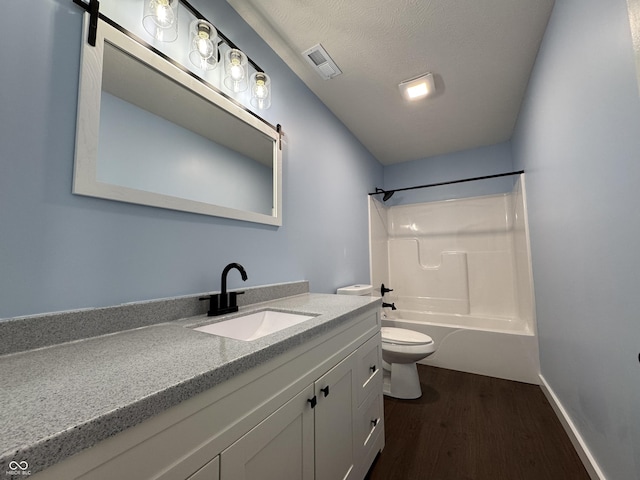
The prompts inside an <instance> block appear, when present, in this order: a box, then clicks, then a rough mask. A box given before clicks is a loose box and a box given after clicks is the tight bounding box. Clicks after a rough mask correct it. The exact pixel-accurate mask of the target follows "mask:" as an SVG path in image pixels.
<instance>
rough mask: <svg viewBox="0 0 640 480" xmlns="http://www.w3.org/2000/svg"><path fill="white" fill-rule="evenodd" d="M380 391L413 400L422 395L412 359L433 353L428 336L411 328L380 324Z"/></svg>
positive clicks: (433, 349)
mask: <svg viewBox="0 0 640 480" xmlns="http://www.w3.org/2000/svg"><path fill="white" fill-rule="evenodd" d="M380 331H381V333H382V360H383V362H384V363H383V366H384V370H385V371H384V387H383V388H384V394H385V395H388V396H390V397H395V398H404V399H413V398H420V397H421V396H422V389H421V388H420V379H419V378H418V369H417V367H416V362H418V361H419V360H422V359H423V358H426V357H428V356H429V355H431V354H432V353H433V352H435V344H434V343H433V340H432V339H431V337H430V336H428V335H425V334H423V333H420V332H415V331H413V330H407V329H404V328H395V327H382V328H381V329H380Z"/></svg>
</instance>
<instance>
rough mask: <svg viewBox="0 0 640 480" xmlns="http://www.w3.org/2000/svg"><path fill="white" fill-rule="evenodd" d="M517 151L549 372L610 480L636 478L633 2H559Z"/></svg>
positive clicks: (638, 322) (637, 152)
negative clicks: (524, 185) (629, 4)
mask: <svg viewBox="0 0 640 480" xmlns="http://www.w3.org/2000/svg"><path fill="white" fill-rule="evenodd" d="M512 145H513V152H514V162H515V164H516V167H517V168H524V169H525V170H526V171H527V174H526V181H527V193H528V206H529V224H530V230H531V249H532V257H533V273H534V280H535V290H536V308H537V319H538V331H539V336H540V359H541V370H542V375H543V377H544V378H545V380H546V381H547V383H548V384H549V385H550V387H551V388H552V390H553V391H554V392H555V393H556V395H557V396H558V398H559V400H560V402H561V403H562V405H563V406H564V408H565V409H566V411H567V413H568V415H569V416H570V418H571V420H572V421H573V422H574V424H575V425H576V427H577V429H578V431H579V432H580V435H581V436H582V437H583V439H584V441H585V443H586V445H587V447H588V448H589V450H590V451H591V453H592V454H593V455H594V457H595V460H596V461H597V463H598V464H599V465H600V468H601V469H602V471H603V472H604V474H605V476H606V478H607V479H608V480H628V479H632V478H640V364H639V363H638V352H639V351H640V314H639V312H640V295H639V294H638V286H639V285H640V254H639V253H638V245H639V244H640V214H639V213H638V207H639V206H640V188H638V187H639V184H638V182H639V180H640V161H639V160H638V159H639V158H640V100H639V94H638V85H637V80H636V70H635V65H634V56H633V49H632V41H631V34H630V28H629V18H628V13H627V3H626V2H625V0H606V1H603V0H556V3H555V7H554V11H553V14H552V17H551V20H550V23H549V25H548V28H547V32H546V35H545V38H544V41H543V43H542V46H541V50H540V52H539V55H538V59H537V63H536V66H535V69H534V72H533V76H532V78H531V80H530V84H529V89H528V92H527V98H526V100H525V102H524V105H523V109H522V111H521V114H520V118H519V121H518V124H517V130H516V134H515V136H514V137H513V139H512Z"/></svg>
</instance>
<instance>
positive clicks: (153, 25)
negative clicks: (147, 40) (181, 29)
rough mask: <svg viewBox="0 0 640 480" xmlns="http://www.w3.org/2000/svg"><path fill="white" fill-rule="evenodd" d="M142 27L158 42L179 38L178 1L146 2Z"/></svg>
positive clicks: (156, 0)
mask: <svg viewBox="0 0 640 480" xmlns="http://www.w3.org/2000/svg"><path fill="white" fill-rule="evenodd" d="M142 26H143V27H144V29H145V30H146V31H147V33H149V35H151V36H152V37H153V38H155V39H156V40H159V41H161V42H173V41H174V40H175V39H176V38H178V0H145V1H144V12H143V15H142Z"/></svg>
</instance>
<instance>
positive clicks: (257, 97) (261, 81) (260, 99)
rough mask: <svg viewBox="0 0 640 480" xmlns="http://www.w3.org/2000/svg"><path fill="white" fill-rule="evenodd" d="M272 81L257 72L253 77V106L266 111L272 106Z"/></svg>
mask: <svg viewBox="0 0 640 480" xmlns="http://www.w3.org/2000/svg"><path fill="white" fill-rule="evenodd" d="M270 89H271V79H270V78H269V76H268V75H267V74H266V73H264V72H256V73H254V74H253V75H251V105H253V106H254V107H256V108H258V109H260V110H266V109H267V108H269V107H270V106H271V97H270V92H269V90H270Z"/></svg>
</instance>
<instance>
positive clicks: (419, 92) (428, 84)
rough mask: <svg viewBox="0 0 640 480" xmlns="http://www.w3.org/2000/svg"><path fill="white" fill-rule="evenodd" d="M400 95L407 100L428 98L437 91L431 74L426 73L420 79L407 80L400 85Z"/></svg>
mask: <svg viewBox="0 0 640 480" xmlns="http://www.w3.org/2000/svg"><path fill="white" fill-rule="evenodd" d="M398 88H399V89H400V93H402V96H403V97H404V98H405V99H406V100H411V101H413V100H419V99H421V98H425V97H428V96H429V95H432V94H433V92H435V91H436V86H435V83H434V81H433V75H432V74H431V73H425V74H424V75H420V76H419V77H416V78H412V79H411V80H405V81H404V82H401V83H400V85H398Z"/></svg>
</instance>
